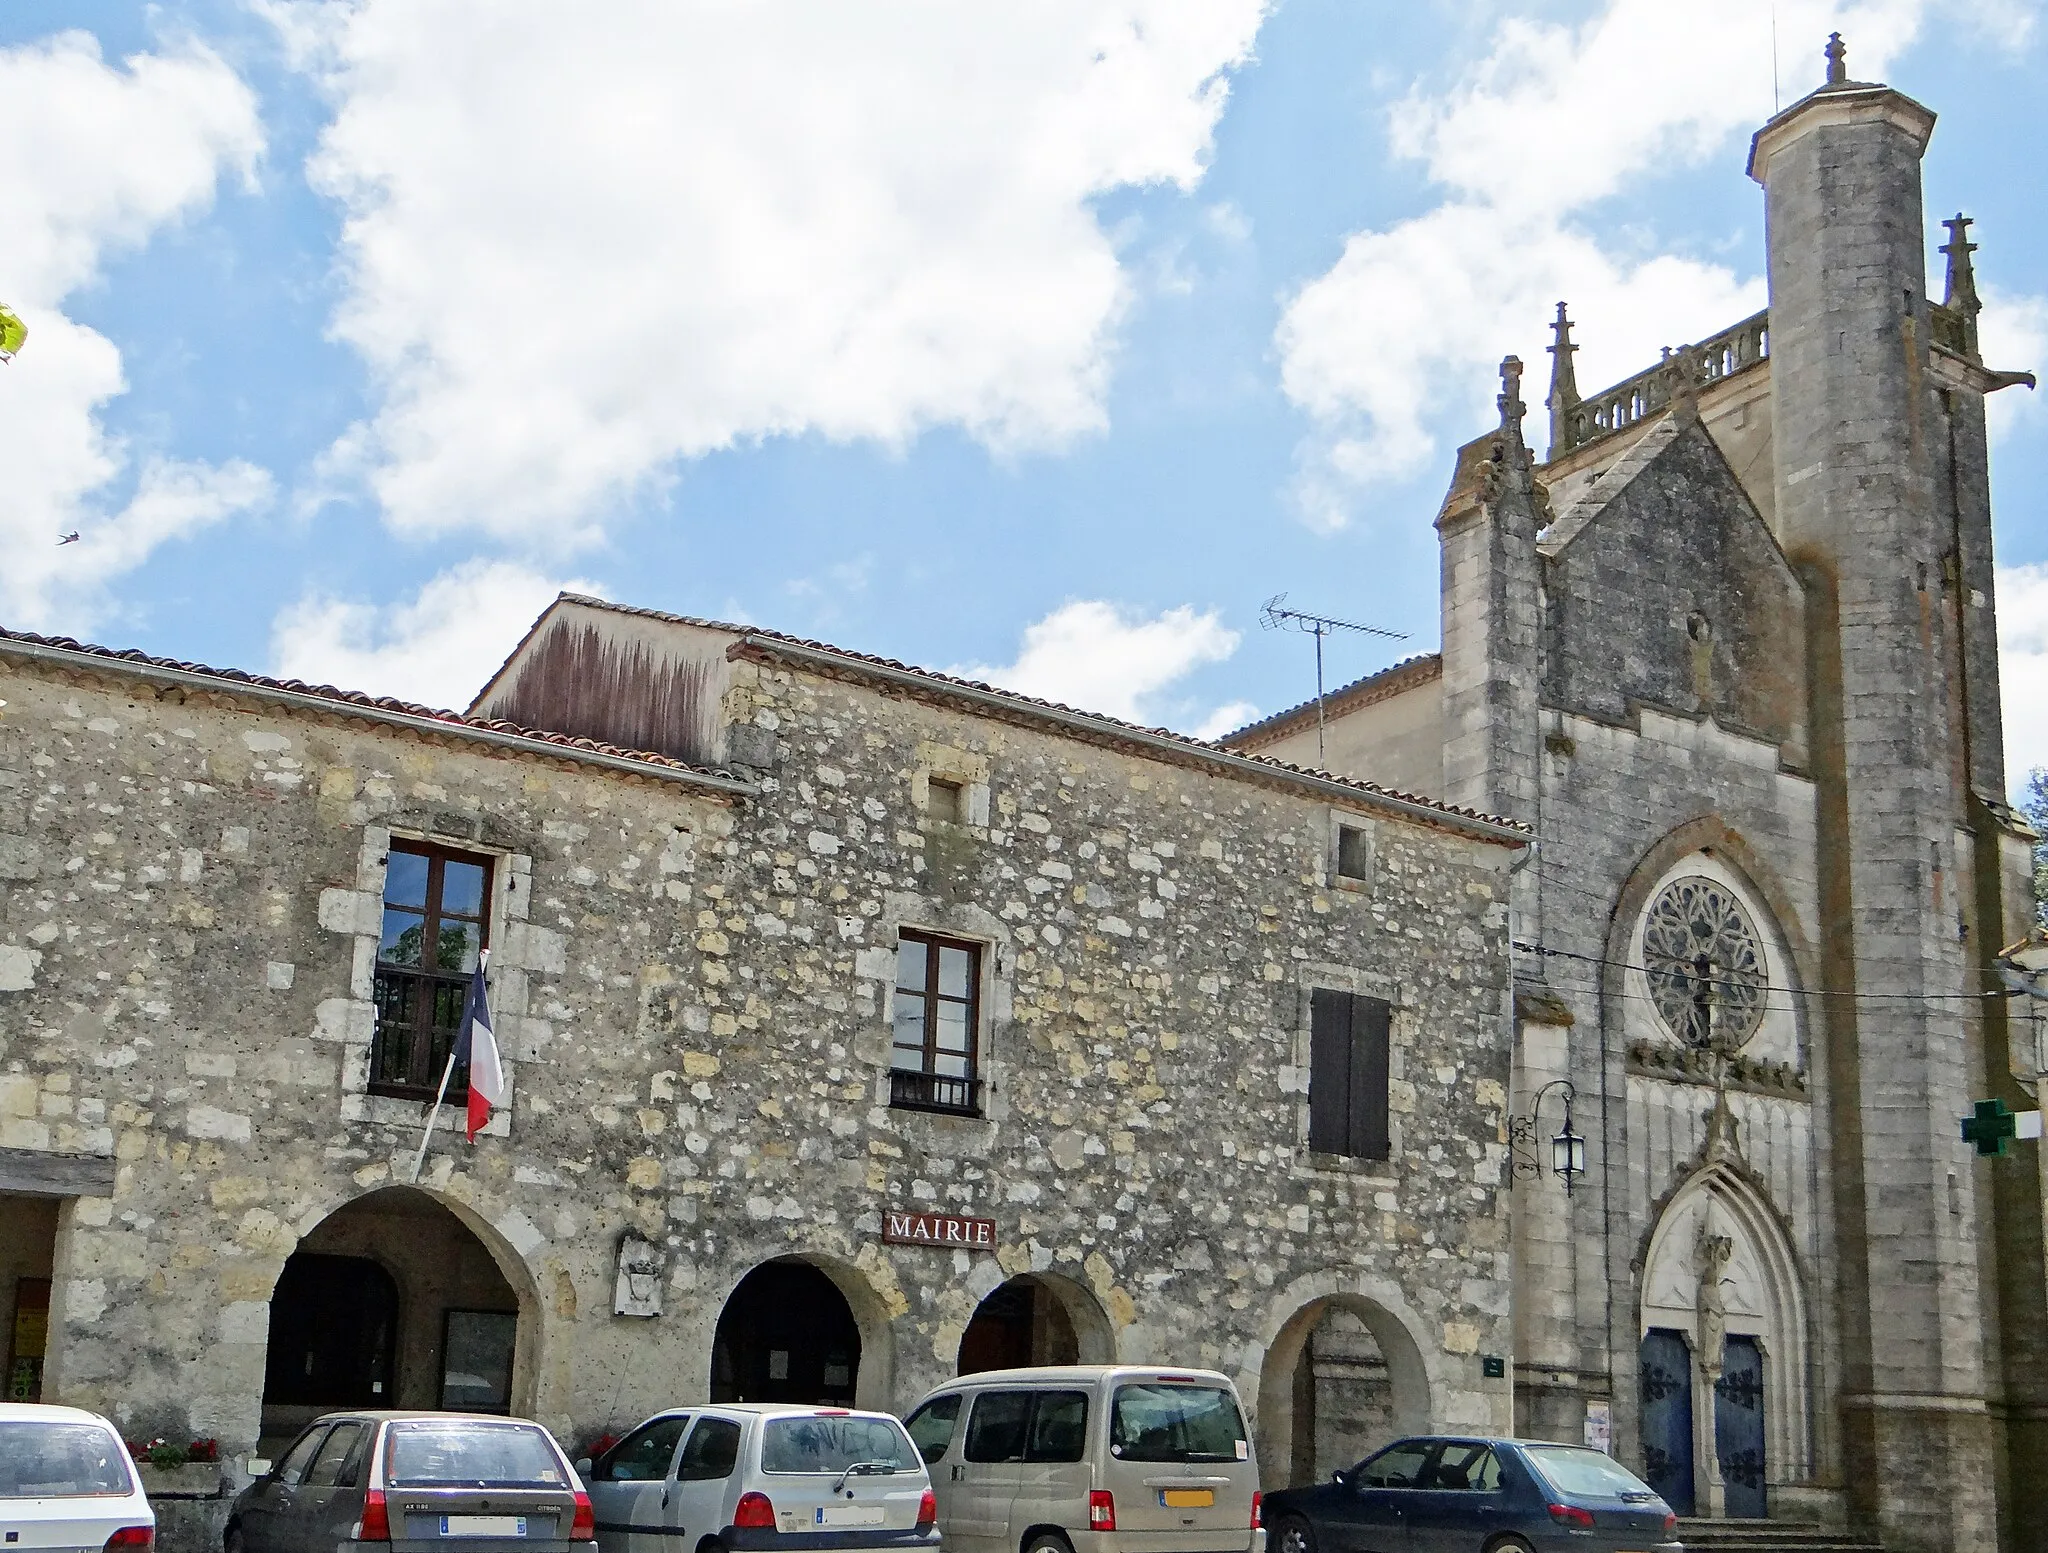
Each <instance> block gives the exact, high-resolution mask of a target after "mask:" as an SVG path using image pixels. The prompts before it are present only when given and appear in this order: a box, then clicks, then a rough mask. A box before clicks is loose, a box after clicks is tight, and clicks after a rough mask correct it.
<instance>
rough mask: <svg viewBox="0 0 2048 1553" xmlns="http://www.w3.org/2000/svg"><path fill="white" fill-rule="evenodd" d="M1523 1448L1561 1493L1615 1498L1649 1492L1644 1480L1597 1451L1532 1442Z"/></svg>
mask: <svg viewBox="0 0 2048 1553" xmlns="http://www.w3.org/2000/svg"><path fill="white" fill-rule="evenodd" d="M1524 1449H1526V1450H1527V1451H1528V1453H1529V1459H1530V1460H1531V1461H1533V1462H1535V1463H1536V1469H1537V1471H1539V1472H1541V1473H1542V1474H1543V1476H1544V1478H1545V1479H1546V1480H1547V1481H1548V1482H1549V1484H1550V1486H1551V1487H1552V1488H1554V1489H1556V1490H1557V1491H1558V1492H1559V1493H1560V1494H1584V1495H1586V1496H1587V1497H1589V1498H1594V1499H1618V1498H1620V1497H1621V1496H1623V1495H1624V1494H1630V1495H1646V1494H1649V1493H1650V1487H1649V1485H1648V1484H1647V1483H1645V1482H1643V1480H1642V1479H1641V1478H1639V1477H1637V1476H1636V1475H1635V1474H1634V1473H1633V1472H1631V1471H1629V1470H1628V1468H1626V1467H1624V1466H1623V1465H1622V1464H1621V1463H1620V1462H1618V1461H1616V1460H1615V1459H1614V1458H1613V1457H1612V1456H1608V1455H1605V1454H1603V1453H1602V1452H1600V1451H1595V1450H1588V1449H1586V1448H1585V1447H1584V1446H1579V1445H1531V1446H1526V1447H1524Z"/></svg>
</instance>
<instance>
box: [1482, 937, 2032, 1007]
mask: <svg viewBox="0 0 2048 1553" xmlns="http://www.w3.org/2000/svg"><path fill="white" fill-rule="evenodd" d="M1513 943H1514V947H1515V948H1516V949H1518V950H1520V951H1522V952H1523V953H1524V954H1534V955H1541V956H1543V957H1544V958H1545V959H1550V960H1575V961H1577V962H1579V963H1580V964H1582V965H1605V966H1611V967H1612V968H1614V969H1615V970H1621V971H1638V972H1641V973H1642V974H1643V975H1645V976H1666V975H1670V974H1672V973H1671V972H1670V971H1662V970H1652V969H1651V968H1650V967H1649V966H1647V965H1637V964H1635V963H1634V962H1633V961H1629V960H1615V959H1610V958H1609V957H1607V956H1606V955H1598V954H1579V953H1577V952H1575V951H1573V950H1570V949H1552V948H1549V947H1547V946H1545V945H1543V944H1532V943H1528V942H1526V941H1524V940H1522V939H1519V938H1518V939H1515V940H1514V941H1513ZM1680 974H1682V975H1684V976H1685V977H1686V978H1687V979H1688V980H1690V981H1692V982H1694V983H1696V984H1697V985H1700V986H1706V987H1741V988H1744V989H1746V990H1750V991H1755V990H1757V989H1759V988H1760V989H1761V990H1763V991H1765V992H1782V993H1784V994H1785V995H1786V996H1787V997H1792V998H1855V999H1858V1000H1863V1001H1872V1002H1906V1003H1953V1002H1957V1001H1963V1002H1970V1003H1977V1002H1982V1001H1983V1000H1984V999H1986V998H2009V997H2014V996H2016V995H2017V994H2015V993H2013V992H2010V991H2008V990H2006V989H2005V988H2003V987H2001V988H1999V989H1997V990H1996V991H1992V992H1836V991H1833V990H1831V989H1829V988H1826V987H1785V986H1780V985H1778V984H1777V983H1774V982H1758V981H1750V980H1748V979H1745V978H1738V977H1715V976H1701V975H1699V974H1698V973H1696V972H1694V971H1683V972H1680Z"/></svg>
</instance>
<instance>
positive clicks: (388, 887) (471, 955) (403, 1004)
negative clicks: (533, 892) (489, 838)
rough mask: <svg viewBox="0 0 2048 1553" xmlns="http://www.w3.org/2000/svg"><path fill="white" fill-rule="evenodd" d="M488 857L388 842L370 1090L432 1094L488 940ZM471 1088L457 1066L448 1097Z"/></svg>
mask: <svg viewBox="0 0 2048 1553" xmlns="http://www.w3.org/2000/svg"><path fill="white" fill-rule="evenodd" d="M490 919H491V860H490V859H489V858H487V857H476V856H473V855H471V854H469V853H465V852H456V851H453V850H451V849H449V848H447V847H437V846H434V845H431V844H430V843H427V842H420V841H394V842H392V844H391V854H390V856H389V858H388V859H387V860H386V862H385V866H384V929H383V936H382V938H381V939H380V940H379V942H378V945H377V977H376V1002H377V1031H376V1035H375V1037H374V1039H373V1041H372V1044H371V1047H370V1092H371V1093H372V1094H378V1095H396V1096H399V1097H401V1098H405V1099H412V1100H430V1099H432V1098H433V1096H434V1091H435V1090H436V1088H438V1087H439V1084H440V1081H441V1069H442V1068H443V1067H444V1066H445V1065H446V1064H447V1061H448V1052H449V1048H450V1047H452V1046H453V1045H454V1043H455V1037H456V1033H457V1026H458V1025H459V1024H460V1023H461V1020H462V1006H463V1002H464V1000H465V999H466V998H467V996H468V993H469V980H470V975H471V973H472V972H474V971H475V970H476V966H477V957H478V955H479V953H480V952H481V951H482V950H483V949H484V947H485V946H486V945H487V944H488V943H489V942H490V925H491V924H490ZM468 1093H469V1075H468V1074H467V1073H466V1072H465V1071H463V1070H462V1069H460V1068H458V1069H457V1070H456V1071H455V1072H454V1074H453V1075H451V1076H450V1078H449V1081H448V1097H449V1098H450V1099H451V1100H459V1099H460V1098H461V1097H462V1096H464V1095H467V1094H468Z"/></svg>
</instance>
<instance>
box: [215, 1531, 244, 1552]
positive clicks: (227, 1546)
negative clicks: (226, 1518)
mask: <svg viewBox="0 0 2048 1553" xmlns="http://www.w3.org/2000/svg"><path fill="white" fill-rule="evenodd" d="M220 1545H221V1549H222V1553H249V1545H248V1544H247V1543H246V1542H244V1541H243V1540H242V1528H241V1527H239V1526H230V1527H229V1528H228V1529H227V1534H226V1535H225V1536H223V1537H222V1538H221V1539H220Z"/></svg>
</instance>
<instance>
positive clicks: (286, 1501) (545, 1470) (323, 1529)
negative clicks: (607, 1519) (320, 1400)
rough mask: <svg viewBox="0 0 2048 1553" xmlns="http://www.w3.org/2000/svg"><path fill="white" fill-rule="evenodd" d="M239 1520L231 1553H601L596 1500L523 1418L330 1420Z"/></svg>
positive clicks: (231, 1532)
mask: <svg viewBox="0 0 2048 1553" xmlns="http://www.w3.org/2000/svg"><path fill="white" fill-rule="evenodd" d="M259 1467H260V1468H262V1475H261V1476H260V1477H258V1478H257V1479H256V1481H255V1482H253V1483H251V1484H250V1485H249V1486H248V1487H247V1488H245V1489H243V1490H242V1492H241V1494H240V1496H239V1497H237V1498H236V1500H235V1502H234V1506H233V1508H232V1509H230V1510H229V1512H228V1523H227V1529H226V1531H225V1533H224V1534H223V1536H222V1539H221V1541H222V1553H314V1550H320V1553H333V1550H335V1549H346V1548H347V1547H349V1546H350V1545H351V1544H352V1543H371V1544H376V1545H378V1547H379V1550H380V1553H437V1550H441V1549H448V1548H451V1547H459V1548H460V1549H461V1550H462V1553H597V1542H596V1537H597V1529H596V1524H595V1521H594V1518H593V1516H592V1514H591V1509H590V1498H589V1496H588V1495H587V1494H585V1493H584V1491H583V1484H582V1483H581V1482H580V1481H579V1480H578V1478H577V1476H576V1474H575V1472H574V1470H573V1469H572V1468H571V1467H570V1465H569V1462H568V1460H567V1458H566V1457H564V1456H563V1454H562V1451H561V1447H560V1446H558V1445H556V1443H555V1440H554V1436H552V1435H550V1434H549V1433H548V1432H547V1430H545V1429H543V1428H542V1427H541V1426H540V1425H539V1424H536V1423H530V1422H528V1421H527V1420H525V1419H523V1418H499V1417H479V1416H476V1415H472V1414H465V1413H331V1414H329V1415H328V1416H326V1417H325V1418H319V1419H315V1420H314V1421H313V1423H311V1424H310V1425H308V1426H307V1428H306V1431H305V1432H304V1433H303V1434H301V1435H300V1436H299V1437H298V1439H296V1440H295V1441H293V1442H292V1445H291V1447H290V1449H288V1450H287V1451H286V1452H285V1453H284V1455H283V1456H282V1457H281V1458H279V1460H278V1462H277V1464H276V1465H275V1466H270V1465H269V1464H268V1463H261V1462H253V1461H252V1462H250V1463H249V1469H250V1470H251V1471H252V1472H254V1471H256V1470H257V1469H258V1468H259Z"/></svg>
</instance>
